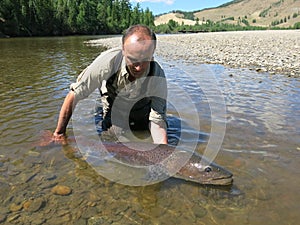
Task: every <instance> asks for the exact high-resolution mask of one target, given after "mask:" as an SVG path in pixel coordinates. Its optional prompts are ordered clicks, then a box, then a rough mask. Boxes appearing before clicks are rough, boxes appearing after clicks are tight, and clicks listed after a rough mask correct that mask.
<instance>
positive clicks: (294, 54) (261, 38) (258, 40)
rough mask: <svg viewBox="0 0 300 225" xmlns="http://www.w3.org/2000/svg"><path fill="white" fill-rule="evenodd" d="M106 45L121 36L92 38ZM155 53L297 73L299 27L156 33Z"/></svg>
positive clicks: (168, 57) (114, 44)
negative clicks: (170, 33)
mask: <svg viewBox="0 0 300 225" xmlns="http://www.w3.org/2000/svg"><path fill="white" fill-rule="evenodd" d="M88 44H92V45H104V46H106V47H108V48H111V47H117V46H120V44H121V38H120V37H112V38H105V39H98V40H91V41H89V42H88ZM156 54H157V55H158V56H159V57H162V58H164V59H165V60H167V61H176V60H181V61H184V62H187V63H199V64H202V63H208V64H221V65H224V66H228V67H233V68H249V69H253V70H256V71H258V72H268V73H270V74H274V73H278V74H280V73H281V74H286V75H288V76H292V77H295V76H297V77H299V76H300V31H299V30H278V31H271V30H270V31H236V32H216V33H197V34H174V35H158V46H157V50H156Z"/></svg>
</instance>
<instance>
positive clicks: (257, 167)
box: [0, 36, 300, 225]
mask: <svg viewBox="0 0 300 225" xmlns="http://www.w3.org/2000/svg"><path fill="white" fill-rule="evenodd" d="M95 38H101V37H99V36H97V37H95V36H94V37H87V36H84V37H53V38H11V39H0V49H1V51H0V86H1V92H0V104H1V107H0V190H1V191H0V223H1V224H51V225H52V224H122V225H123V224H182V225H183V224H203V225H204V224H205V225H210V224H228V225H229V224H230V225H235V224H236V225H241V224H264V225H268V224H270V225H276V224H280V225H283V224H290V225H292V224H298V221H299V220H300V214H299V212H300V204H299V202H300V192H299V184H300V78H297V77H296V78H295V77H288V76H286V75H281V74H275V75H274V74H273V75H271V74H268V73H257V72H255V71H251V70H248V69H231V68H225V67H223V66H221V65H197V64H195V63H190V64H188V63H184V62H178V61H173V60H172V59H171V58H160V57H157V58H158V59H159V61H160V63H161V65H162V66H163V67H164V69H165V73H166V76H167V79H168V87H169V107H168V115H169V125H170V126H169V129H168V132H169V141H170V143H172V142H176V141H177V142H178V140H181V141H183V142H187V143H188V142H190V143H196V145H195V146H196V151H198V152H200V153H202V154H205V151H206V150H207V146H208V145H209V146H210V148H211V149H213V152H214V153H217V154H216V157H215V158H214V161H215V162H216V163H218V164H220V165H222V166H223V167H225V168H226V169H228V170H230V171H231V172H232V173H233V174H234V182H233V185H231V186H229V187H214V186H204V185H199V184H196V183H192V182H187V181H183V180H179V179H175V178H170V179H167V180H165V181H162V182H159V183H156V184H153V185H149V186H128V185H123V184H120V183H117V182H113V181H110V180H109V179H106V178H105V177H102V176H101V175H99V174H98V173H97V172H96V171H95V170H94V169H93V167H91V166H90V165H89V164H88V163H87V162H86V161H85V160H84V159H83V158H82V157H81V156H80V152H79V150H78V147H77V146H76V143H74V142H70V143H69V144H66V145H63V146H61V145H48V146H39V145H38V144H37V143H39V142H40V141H41V139H42V138H43V137H44V135H45V134H47V132H52V131H53V130H54V129H55V127H56V121H57V118H58V112H59V109H60V106H61V104H62V102H63V99H64V97H65V95H66V94H67V93H68V90H69V86H70V84H71V83H72V82H74V81H75V80H76V77H77V75H78V74H79V73H80V71H81V70H83V69H84V68H85V67H86V66H88V65H89V64H90V63H91V62H92V61H93V59H95V57H96V56H97V55H98V54H99V53H100V52H101V51H103V50H104V48H103V47H95V46H89V45H86V44H85V43H84V41H86V40H90V39H95ZM90 110H91V111H93V109H90ZM174 118H175V119H174ZM176 118H180V119H181V121H182V122H183V123H182V124H186V125H184V126H183V125H181V126H182V127H181V128H182V129H181V132H178V131H179V128H178V120H176ZM179 123H180V122H179ZM72 128H73V127H72V123H71V124H70V125H69V127H68V135H69V136H70V137H72V136H73V129H72ZM82 132H83V133H84V131H82ZM184 134H186V135H184ZM191 134H194V135H191ZM210 140H211V142H209V141H210ZM208 143H210V144H208ZM112 173H113V171H112ZM57 185H61V186H65V187H68V188H70V189H71V193H68V194H67V195H61V194H55V193H53V187H55V186H57Z"/></svg>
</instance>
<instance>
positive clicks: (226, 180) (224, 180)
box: [203, 176, 233, 186]
mask: <svg viewBox="0 0 300 225" xmlns="http://www.w3.org/2000/svg"><path fill="white" fill-rule="evenodd" d="M203 183H204V184H211V185H222V186H223V185H231V184H232V183H233V177H232V176H229V177H220V178H213V179H211V180H208V181H207V182H203Z"/></svg>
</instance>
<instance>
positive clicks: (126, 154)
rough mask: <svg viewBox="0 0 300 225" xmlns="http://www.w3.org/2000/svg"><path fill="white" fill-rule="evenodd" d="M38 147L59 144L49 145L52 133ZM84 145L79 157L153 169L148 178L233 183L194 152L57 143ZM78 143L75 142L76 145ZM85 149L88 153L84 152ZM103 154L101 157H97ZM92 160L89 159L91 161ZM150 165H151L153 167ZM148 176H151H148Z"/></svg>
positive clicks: (132, 145)
mask: <svg viewBox="0 0 300 225" xmlns="http://www.w3.org/2000/svg"><path fill="white" fill-rule="evenodd" d="M41 134H42V135H41V138H40V142H39V143H37V146H39V147H45V146H51V145H53V144H54V145H56V144H59V143H57V142H53V140H52V133H51V132H49V131H45V132H42V133H41ZM74 142H75V144H77V146H78V144H79V145H81V146H84V147H83V148H84V149H86V150H83V149H80V147H79V150H80V152H81V154H82V156H83V158H85V159H87V158H89V159H90V161H89V162H95V161H96V162H97V161H98V162H100V161H101V160H103V158H107V159H111V158H114V159H117V160H118V162H120V163H123V164H127V165H131V166H144V167H147V166H148V167H149V168H150V167H151V166H152V167H151V168H152V169H153V168H154V169H155V171H153V170H151V171H149V172H150V177H151V176H152V177H154V179H155V176H157V175H159V174H160V173H165V174H168V173H169V175H170V177H174V178H177V179H181V180H185V181H189V182H194V183H198V184H201V185H217V186H225V185H226V186H229V185H232V183H233V174H232V173H231V172H230V171H228V170H227V169H225V168H224V167H222V166H220V165H218V164H216V163H214V162H211V160H208V159H206V158H205V157H204V156H202V155H201V154H199V153H198V152H196V151H190V150H187V149H183V147H181V148H178V146H174V145H169V144H153V143H148V142H104V141H103V142H102V141H100V142H99V140H97V141H96V140H94V141H93V140H91V139H87V138H83V139H82V138H80V137H77V138H75V137H68V138H67V139H66V140H63V142H62V143H61V144H62V145H65V144H67V143H74ZM77 142H78V143H77ZM87 149H88V150H87ZM99 151H100V152H102V153H103V152H104V153H105V154H104V155H106V156H103V154H102V155H101V154H98V153H99ZM91 158H92V159H91ZM153 165H154V166H153ZM151 173H152V174H151Z"/></svg>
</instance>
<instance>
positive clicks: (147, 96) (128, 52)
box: [53, 25, 168, 144]
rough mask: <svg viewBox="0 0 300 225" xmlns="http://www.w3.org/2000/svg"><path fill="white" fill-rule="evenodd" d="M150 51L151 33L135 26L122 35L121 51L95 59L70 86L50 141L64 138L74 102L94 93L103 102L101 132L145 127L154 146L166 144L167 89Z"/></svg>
mask: <svg viewBox="0 0 300 225" xmlns="http://www.w3.org/2000/svg"><path fill="white" fill-rule="evenodd" d="M155 48H156V36H155V34H154V33H153V32H152V31H151V30H150V29H149V28H148V27H146V26H143V25H135V26H132V27H130V28H129V29H128V30H127V31H126V32H125V34H124V35H123V37H122V50H120V49H112V50H108V51H106V52H104V53H102V54H101V55H100V56H98V57H97V58H96V59H95V61H94V62H93V63H92V64H91V65H90V66H88V67H87V68H86V69H85V70H84V71H83V72H82V73H81V74H80V75H79V77H78V79H77V82H76V83H75V84H72V85H71V90H70V92H69V93H68V95H67V96H66V98H65V100H64V103H63V105H62V107H61V111H60V114H59V119H58V123H57V127H56V129H55V131H54V133H53V139H54V141H61V140H63V139H64V137H65V132H66V127H67V124H68V122H69V119H70V118H71V116H72V112H73V109H74V107H75V105H76V103H77V102H78V101H79V100H81V99H84V98H86V97H88V96H89V95H90V94H91V93H92V92H93V91H94V90H95V89H97V88H98V89H99V90H100V93H101V100H102V103H103V120H102V123H101V126H102V130H108V129H111V128H114V127H117V128H125V129H126V128H130V129H148V128H149V130H150V133H151V136H152V139H153V142H154V143H160V144H167V142H168V141H167V131H166V127H167V124H166V97H167V85H166V79H165V75H164V72H163V70H162V68H161V67H160V65H159V64H158V63H157V62H155V61H154V60H153V54H154V51H155Z"/></svg>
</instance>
